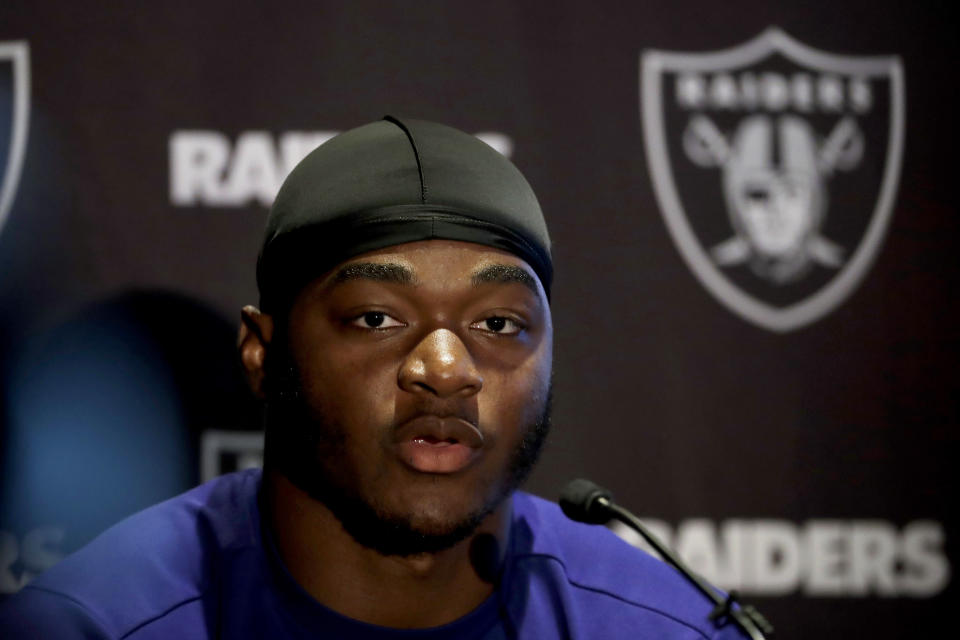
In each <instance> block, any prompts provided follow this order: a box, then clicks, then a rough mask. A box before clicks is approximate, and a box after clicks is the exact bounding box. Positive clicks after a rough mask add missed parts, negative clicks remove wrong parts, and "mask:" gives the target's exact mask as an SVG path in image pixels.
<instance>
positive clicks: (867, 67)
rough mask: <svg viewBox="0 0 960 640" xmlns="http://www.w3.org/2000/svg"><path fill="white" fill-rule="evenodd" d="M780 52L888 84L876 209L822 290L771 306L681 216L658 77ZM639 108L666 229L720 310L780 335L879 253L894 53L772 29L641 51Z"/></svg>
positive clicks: (723, 67)
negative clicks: (705, 45) (723, 266)
mask: <svg viewBox="0 0 960 640" xmlns="http://www.w3.org/2000/svg"><path fill="white" fill-rule="evenodd" d="M773 53H780V54H781V55H783V56H784V57H785V58H787V59H789V60H790V61H792V62H794V63H797V64H800V65H803V66H806V67H812V68H815V69H817V70H826V71H833V72H837V73H843V74H847V75H857V76H860V77H864V78H877V77H882V78H889V80H890V91H891V95H890V133H889V138H888V143H887V150H886V165H885V167H884V170H883V178H882V183H881V187H880V193H879V197H878V199H877V204H876V206H875V207H874V210H873V213H872V216H871V219H870V222H869V224H868V226H867V229H866V233H865V234H864V236H863V239H862V240H861V242H860V243H859V245H858V247H857V248H856V251H855V252H854V253H853V255H852V256H851V257H850V259H849V260H848V261H847V262H846V264H844V265H843V267H842V268H841V269H840V270H839V272H838V274H837V275H836V276H835V277H834V278H833V279H831V280H830V281H829V282H828V283H827V284H826V285H825V286H824V287H822V288H821V289H819V290H818V291H817V292H816V293H814V294H812V295H811V296H809V297H807V298H806V299H804V300H801V301H799V302H796V303H794V304H792V305H790V306H788V307H785V308H775V307H773V306H771V305H769V304H766V303H765V302H763V301H761V300H759V299H757V298H756V297H754V296H751V295H749V294H748V293H746V292H744V291H743V290H741V289H740V288H739V287H737V286H736V285H735V284H734V283H733V282H731V281H730V280H729V279H728V278H727V277H726V276H725V275H724V274H723V273H722V272H721V271H720V270H719V269H718V268H717V267H716V266H715V265H714V263H713V261H712V260H711V259H710V256H709V255H708V253H707V249H705V248H704V247H703V246H701V244H700V242H699V241H698V240H697V238H696V236H695V235H694V232H693V229H692V228H691V226H690V223H689V221H688V219H687V216H686V213H685V212H684V209H683V205H682V203H681V200H680V196H679V193H678V192H677V188H676V183H675V181H674V179H673V175H672V168H671V163H670V159H669V150H668V147H667V144H666V138H665V136H666V130H665V127H664V112H663V110H664V100H663V92H662V90H661V80H662V77H663V76H662V72H664V71H671V72H683V71H698V72H710V71H729V70H734V69H738V68H743V67H747V66H750V65H753V64H756V63H757V62H759V61H761V60H763V59H765V58H767V57H769V56H770V55H771V54H773ZM640 110H641V120H642V123H643V130H644V141H645V145H644V147H645V151H646V156H647V163H648V165H649V167H650V173H651V177H652V179H653V187H654V193H655V195H656V198H657V202H658V204H659V205H660V211H661V213H662V214H663V217H664V220H665V222H666V225H667V229H668V231H669V233H670V235H671V237H672V238H673V241H674V242H675V243H676V245H677V247H678V249H679V250H680V254H681V256H682V257H683V259H684V261H685V262H686V263H687V266H688V267H689V268H690V270H691V271H693V273H694V275H695V276H696V277H697V278H698V279H699V280H700V282H701V284H703V285H704V287H705V288H706V289H707V290H708V291H709V292H710V293H711V294H712V295H713V296H714V297H715V298H716V299H717V300H718V301H719V302H720V303H721V304H723V305H724V306H725V307H727V308H728V309H729V310H730V311H732V312H734V313H735V314H737V315H738V316H740V317H741V318H743V319H745V320H747V321H748V322H751V323H753V324H755V325H758V326H760V327H762V328H765V329H768V330H771V331H775V332H778V333H784V332H787V331H792V330H794V329H798V328H800V327H803V326H806V325H808V324H811V323H813V322H815V321H816V320H819V319H820V318H822V317H824V316H825V315H827V314H828V313H829V312H831V311H833V310H834V309H835V308H836V307H838V306H839V305H840V304H841V303H843V301H844V300H846V299H847V297H848V296H849V295H850V294H851V293H852V292H853V291H854V290H855V289H856V287H857V285H859V284H860V281H861V280H862V279H863V277H864V276H865V275H866V273H867V271H869V269H870V266H871V265H872V264H873V260H874V259H875V258H876V256H877V254H878V253H879V249H880V246H881V244H882V242H883V238H884V236H885V235H886V231H887V228H888V226H889V222H890V218H891V217H892V212H893V202H894V199H895V197H896V192H897V186H898V181H899V177H900V168H901V164H902V155H903V137H904V124H905V119H906V105H905V91H904V72H903V65H902V62H901V60H900V58H899V56H848V55H838V54H833V53H827V52H824V51H820V50H817V49H813V48H811V47H808V46H807V45H804V44H802V43H800V42H799V41H797V40H795V39H793V38H792V37H790V36H789V35H787V34H786V33H785V32H784V31H782V30H781V29H779V28H777V27H769V28H768V29H766V30H765V31H764V32H763V33H761V34H760V35H758V36H757V37H755V38H754V39H752V40H750V41H748V42H746V43H743V44H741V45H738V46H736V47H732V48H729V49H725V50H721V51H717V52H709V53H685V52H674V51H660V50H652V49H650V50H646V51H644V52H643V53H642V54H641V59H640Z"/></svg>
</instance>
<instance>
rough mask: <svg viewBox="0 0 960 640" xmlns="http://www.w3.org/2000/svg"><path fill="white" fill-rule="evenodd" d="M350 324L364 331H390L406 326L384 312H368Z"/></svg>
mask: <svg viewBox="0 0 960 640" xmlns="http://www.w3.org/2000/svg"><path fill="white" fill-rule="evenodd" d="M350 324H352V325H353V326H355V327H360V328H362V329H390V328H392V327H402V326H404V324H403V323H402V322H400V321H399V320H397V319H396V318H394V317H392V316H389V315H387V314H386V313H384V312H383V311H367V312H366V313H364V314H362V315H360V316H357V317H356V318H354V319H353V321H352V322H351V323H350Z"/></svg>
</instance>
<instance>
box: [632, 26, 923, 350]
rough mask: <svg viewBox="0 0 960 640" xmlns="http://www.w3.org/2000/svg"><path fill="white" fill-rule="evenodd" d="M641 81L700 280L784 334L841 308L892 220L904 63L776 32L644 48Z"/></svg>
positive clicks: (659, 188) (662, 173)
mask: <svg viewBox="0 0 960 640" xmlns="http://www.w3.org/2000/svg"><path fill="white" fill-rule="evenodd" d="M640 82H641V115H642V119H643V128H644V134H645V135H644V138H645V144H646V153H647V161H648V163H649V166H650V171H651V174H652V177H653V184H654V189H655V192H656V195H657V199H658V201H659V204H660V209H661V211H662V213H663V215H664V218H665V219H666V223H667V228H668V229H669V231H670V234H671V236H672V237H673V240H674V242H676V244H677V247H678V248H679V249H680V253H681V254H682V255H683V258H684V260H685V261H686V262H687V264H688V265H689V266H690V268H691V269H692V270H693V272H694V274H696V276H697V277H698V278H699V279H700V281H701V283H703V285H704V286H705V287H706V288H707V289H708V290H709V291H710V292H711V293H712V294H713V295H714V296H716V297H717V299H719V300H720V302H722V303H723V304H724V305H726V306H727V307H728V308H729V309H730V310H731V311H733V312H734V313H736V314H738V315H740V316H741V317H743V318H745V319H747V320H749V321H750V322H753V323H755V324H757V325H759V326H761V327H764V328H766V329H769V330H772V331H778V332H784V331H790V330H793V329H796V328H798V327H802V326H804V325H807V324H809V323H811V322H814V321H815V320H817V319H819V318H821V317H823V316H824V315H825V314H827V313H829V312H830V311H832V310H833V309H834V308H836V307H837V305H839V304H840V303H841V302H843V301H844V300H845V299H846V297H847V296H849V295H850V293H851V292H852V291H853V290H854V289H855V288H856V286H857V284H858V283H859V282H860V280H861V279H862V278H863V277H864V275H865V274H866V272H867V270H868V269H869V267H870V265H871V264H872V262H873V259H874V258H875V256H876V254H877V251H878V250H879V248H880V245H881V243H882V240H883V237H884V234H885V233H886V230H887V226H888V224H889V221H890V216H891V211H892V207H893V201H894V197H895V194H896V189H897V180H898V177H899V173H900V161H901V155H902V150H903V130H904V117H905V115H904V109H905V107H904V79H903V69H902V66H901V63H900V60H899V58H897V57H895V56H887V57H879V56H877V57H874V56H871V57H860V56H845V55H835V54H831V53H825V52H823V51H818V50H816V49H812V48H810V47H808V46H806V45H803V44H801V43H800V42H797V41H796V40H794V39H793V38H791V37H790V36H788V35H787V34H785V33H784V32H782V31H780V30H779V29H775V28H770V29H768V30H767V31H765V32H764V33H763V34H761V35H760V36H759V37H757V38H755V39H753V40H751V41H750V42H747V43H746V44H743V45H741V46H738V47H734V48H732V49H726V50H723V51H717V52H713V53H677V52H667V51H646V52H645V53H644V54H643V56H642V59H641V77H640Z"/></svg>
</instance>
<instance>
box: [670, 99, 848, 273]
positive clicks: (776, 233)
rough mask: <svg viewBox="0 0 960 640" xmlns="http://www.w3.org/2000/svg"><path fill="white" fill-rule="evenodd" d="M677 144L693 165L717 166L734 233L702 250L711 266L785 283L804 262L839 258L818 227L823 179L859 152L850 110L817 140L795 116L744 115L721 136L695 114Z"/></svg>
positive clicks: (836, 263)
mask: <svg viewBox="0 0 960 640" xmlns="http://www.w3.org/2000/svg"><path fill="white" fill-rule="evenodd" d="M683 148H684V151H685V152H686V154H687V157H688V158H689V159H690V160H691V161H692V162H693V163H694V164H696V165H698V166H700V167H705V168H716V167H720V168H721V170H722V181H723V191H724V196H725V200H726V206H727V214H728V216H729V219H730V223H731V225H732V227H733V229H734V231H735V235H734V236H733V237H732V238H730V239H728V240H725V241H723V242H721V243H720V244H717V245H715V246H714V247H712V248H711V249H710V256H711V258H712V259H713V261H714V263H715V264H716V265H717V266H719V267H729V266H734V265H739V264H743V263H747V264H748V265H749V266H750V268H751V269H752V270H753V272H754V273H755V274H757V275H758V276H759V277H761V278H764V279H766V280H768V281H771V282H773V283H775V284H785V283H789V282H793V281H795V280H797V279H798V278H800V277H802V276H803V274H804V273H806V272H807V270H808V269H809V268H810V266H811V265H812V264H818V265H821V266H823V267H827V268H831V269H837V268H839V267H840V266H841V265H842V264H843V261H844V249H843V248H842V247H840V246H839V245H838V244H836V243H834V242H833V241H831V240H829V239H827V238H826V237H824V236H823V235H821V233H820V228H821V226H822V224H823V222H824V220H825V214H826V209H827V193H828V191H827V188H826V183H827V181H828V180H829V179H830V177H831V176H833V175H834V173H835V172H836V171H850V170H852V169H854V168H856V167H857V166H858V165H859V163H860V160H861V159H862V157H863V150H864V139H863V133H862V132H861V131H860V128H859V127H858V126H857V122H856V119H854V118H853V117H852V116H846V117H844V118H842V119H840V120H839V121H838V122H837V123H836V125H835V126H834V127H833V130H832V131H831V132H830V134H829V135H828V136H827V137H826V138H825V139H822V140H818V136H817V134H816V133H815V132H814V130H813V128H812V127H811V126H810V125H809V123H807V122H806V121H805V120H803V119H802V118H799V117H797V116H795V115H780V116H778V117H776V118H774V117H773V116H768V115H754V116H750V117H747V118H744V119H743V121H741V122H740V124H739V125H738V127H737V128H736V131H734V132H733V134H732V136H725V135H724V134H723V133H722V132H721V131H720V130H719V129H718V128H717V126H716V125H715V124H714V122H713V121H712V120H711V119H710V118H708V117H707V116H705V115H703V114H697V115H695V116H693V117H692V118H691V119H690V121H689V123H688V125H687V127H686V129H685V131H684V133H683Z"/></svg>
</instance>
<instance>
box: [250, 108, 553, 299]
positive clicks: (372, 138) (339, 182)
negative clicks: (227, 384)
mask: <svg viewBox="0 0 960 640" xmlns="http://www.w3.org/2000/svg"><path fill="white" fill-rule="evenodd" d="M435 238H436V239H445V240H462V241H466V242H474V243H477V244H482V245H486V246H490V247H494V248H497V249H502V250H504V251H508V252H510V253H512V254H514V255H516V256H519V257H520V258H522V259H523V260H525V261H526V262H527V264H529V265H530V267H531V268H532V269H533V270H534V272H535V273H536V275H537V276H538V277H539V278H540V282H541V284H543V288H544V291H546V292H547V295H548V296H549V292H550V283H551V280H552V277H553V264H552V259H551V256H550V237H549V235H548V233H547V225H546V222H545V221H544V219H543V213H542V212H541V210H540V204H539V203H538V202H537V198H536V196H535V195H534V193H533V189H531V188H530V185H529V184H528V183H527V181H526V179H525V178H524V177H523V174H521V173H520V171H519V170H518V169H517V168H516V167H515V166H514V165H513V164H512V163H511V162H510V161H509V160H507V159H506V158H505V157H504V156H503V155H501V154H500V153H498V152H497V151H495V150H494V149H493V148H492V147H490V146H489V145H487V144H486V143H484V142H482V141H481V140H479V139H478V138H476V137H475V136H472V135H469V134H467V133H464V132H462V131H459V130H457V129H454V128H452V127H448V126H445V125H442V124H437V123H434V122H426V121H422V120H406V119H405V120H403V121H402V122H401V121H400V120H398V119H396V118H394V117H392V116H386V117H385V118H384V119H383V120H380V121H377V122H372V123H370V124H366V125H363V126H360V127H357V128H356V129H351V130H349V131H346V132H344V133H342V134H340V135H338V136H336V137H334V138H331V139H330V140H328V141H327V142H325V143H324V144H322V145H320V146H319V147H317V148H316V149H315V150H314V151H312V152H311V153H310V154H309V155H307V157H306V158H304V159H303V161H301V162H300V164H298V165H297V166H296V167H295V168H294V169H293V171H292V172H291V173H290V175H289V176H288V177H287V179H286V180H285V181H284V183H283V186H282V187H281V188H280V192H279V193H278V194H277V197H276V200H274V203H273V207H272V208H271V210H270V215H269V217H268V219H267V229H266V233H265V236H264V241H263V246H262V248H261V250H260V257H259V259H258V260H257V285H258V287H259V289H260V306H261V308H262V309H263V310H264V311H265V312H267V313H274V312H276V311H277V310H279V309H283V308H285V306H286V305H290V304H292V303H293V300H294V298H295V297H296V295H297V294H298V293H299V292H300V291H301V290H302V289H303V287H304V286H306V284H307V283H309V282H310V281H312V280H313V279H315V278H317V277H318V276H320V275H322V274H324V273H326V272H327V271H329V270H330V269H332V268H333V267H334V266H336V265H337V264H339V263H341V262H343V261H344V260H347V259H349V258H351V257H353V256H357V255H360V254H362V253H366V252H367V251H374V250H376V249H382V248H384V247H390V246H393V245H397V244H403V243H405V242H416V241H418V240H429V239H435Z"/></svg>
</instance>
